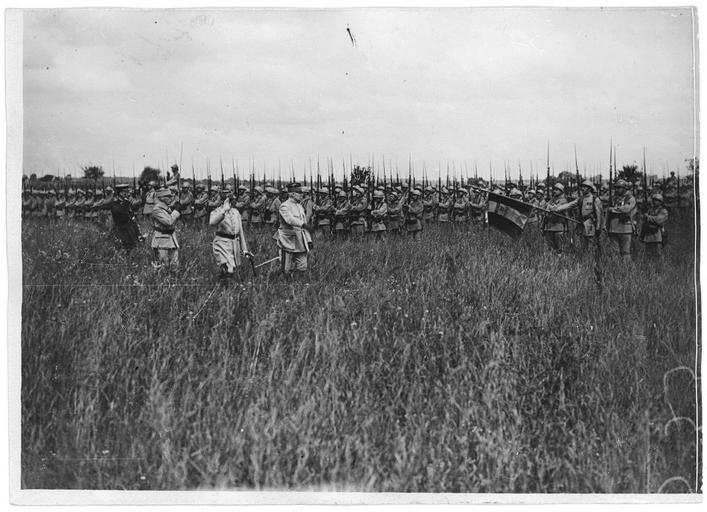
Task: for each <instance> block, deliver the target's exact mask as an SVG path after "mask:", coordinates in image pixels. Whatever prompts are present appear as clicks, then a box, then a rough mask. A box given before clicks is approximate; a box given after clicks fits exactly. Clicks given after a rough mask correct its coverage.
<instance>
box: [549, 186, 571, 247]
mask: <svg viewBox="0 0 707 512" xmlns="http://www.w3.org/2000/svg"><path fill="white" fill-rule="evenodd" d="M566 204H567V198H566V197H565V186H564V185H563V184H562V183H559V182H558V183H555V185H553V187H552V198H551V199H550V201H549V203H548V204H547V209H548V210H549V211H551V212H553V211H559V209H560V208H562V207H563V205H566ZM566 232H567V220H565V219H563V218H561V217H558V216H557V215H553V214H552V213H548V214H547V215H546V216H545V225H544V226H543V235H544V236H545V240H546V241H547V243H548V245H549V246H550V248H551V249H552V250H553V251H555V253H557V254H562V251H563V250H564V243H565V233H566Z"/></svg>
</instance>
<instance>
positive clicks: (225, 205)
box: [223, 197, 231, 211]
mask: <svg viewBox="0 0 707 512" xmlns="http://www.w3.org/2000/svg"><path fill="white" fill-rule="evenodd" d="M223 208H224V210H226V211H228V210H230V209H231V199H230V198H229V197H227V198H226V199H225V200H224V201H223Z"/></svg>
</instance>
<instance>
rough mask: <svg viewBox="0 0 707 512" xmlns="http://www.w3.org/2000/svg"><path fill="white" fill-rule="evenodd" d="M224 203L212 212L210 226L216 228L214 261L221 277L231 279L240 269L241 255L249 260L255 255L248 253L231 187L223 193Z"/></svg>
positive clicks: (213, 245)
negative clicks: (232, 203) (233, 204)
mask: <svg viewBox="0 0 707 512" xmlns="http://www.w3.org/2000/svg"><path fill="white" fill-rule="evenodd" d="M222 197H223V203H222V204H221V206H219V207H217V208H216V209H215V210H214V211H212V212H211V214H210V216H209V224H210V225H211V226H215V227H216V235H215V236H214V241H213V243H212V244H211V247H212V249H213V254H214V259H215V260H216V264H217V265H218V266H219V270H220V273H221V274H220V277H221V278H224V279H230V278H233V276H234V271H235V269H236V267H240V265H241V262H242V259H241V254H243V255H244V256H246V257H248V258H252V257H253V255H252V254H251V253H250V251H248V244H247V242H246V235H245V231H244V230H243V222H242V219H241V214H240V213H239V211H238V209H237V208H236V207H235V206H231V202H232V201H234V202H235V199H234V197H233V194H232V190H231V187H230V186H227V187H226V188H225V189H224V191H223V192H222Z"/></svg>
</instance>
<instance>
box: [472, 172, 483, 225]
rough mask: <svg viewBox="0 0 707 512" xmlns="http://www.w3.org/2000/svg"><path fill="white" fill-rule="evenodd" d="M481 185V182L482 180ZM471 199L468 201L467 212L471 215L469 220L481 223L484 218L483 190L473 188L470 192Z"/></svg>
mask: <svg viewBox="0 0 707 512" xmlns="http://www.w3.org/2000/svg"><path fill="white" fill-rule="evenodd" d="M482 185H483V182H482ZM470 196H471V199H470V201H469V213H470V216H471V221H472V222H473V223H474V224H483V223H484V220H485V215H484V210H485V208H486V201H485V197H484V192H483V191H481V190H476V189H475V190H474V191H473V192H472V193H471V194H470Z"/></svg>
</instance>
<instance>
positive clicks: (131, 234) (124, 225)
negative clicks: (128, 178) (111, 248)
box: [110, 183, 143, 252]
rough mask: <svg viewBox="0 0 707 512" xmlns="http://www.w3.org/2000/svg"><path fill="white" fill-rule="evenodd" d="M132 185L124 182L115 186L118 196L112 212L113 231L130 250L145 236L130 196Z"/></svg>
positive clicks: (124, 247)
mask: <svg viewBox="0 0 707 512" xmlns="http://www.w3.org/2000/svg"><path fill="white" fill-rule="evenodd" d="M129 189H130V185H128V184H126V183H122V184H119V185H116V186H115V191H116V194H117V197H115V198H114V199H113V202H112V203H111V208H110V213H111V216H112V217H113V232H114V233H115V236H116V238H117V239H118V240H119V241H120V243H121V245H122V246H123V249H125V250H126V251H128V252H130V251H131V250H132V249H133V248H134V247H135V245H137V243H138V242H142V240H143V238H142V235H141V234H140V228H138V225H137V220H135V215H134V213H133V209H132V202H131V200H130V198H129V197H128V193H129V192H128V190H129Z"/></svg>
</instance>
